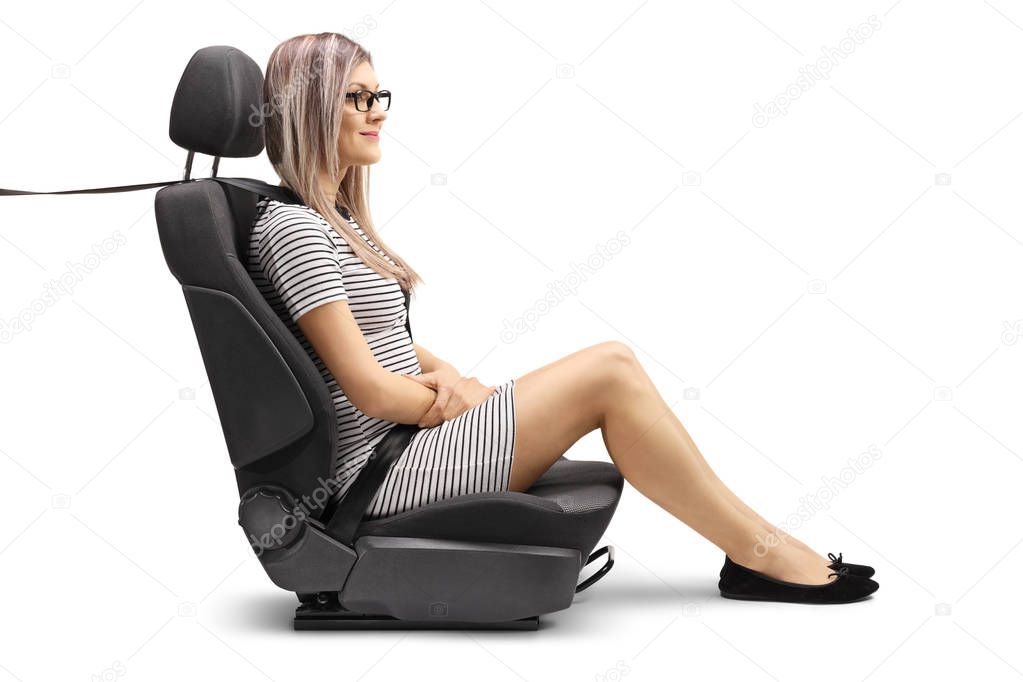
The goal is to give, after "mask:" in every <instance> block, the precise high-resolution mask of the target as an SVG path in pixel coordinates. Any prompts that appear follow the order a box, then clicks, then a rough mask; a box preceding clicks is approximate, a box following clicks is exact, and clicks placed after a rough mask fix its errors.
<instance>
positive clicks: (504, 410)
mask: <svg viewBox="0 0 1023 682" xmlns="http://www.w3.org/2000/svg"><path fill="white" fill-rule="evenodd" d="M343 214H344V216H345V218H346V220H347V221H348V223H349V225H351V227H352V228H353V229H354V230H355V232H356V233H357V234H358V235H359V236H360V237H361V238H362V239H364V240H365V241H366V243H367V244H368V245H369V246H371V247H372V248H373V249H375V250H376V251H377V252H379V253H380V254H381V255H382V256H384V258H386V259H387V260H388V261H390V262H392V263H393V262H394V261H392V260H391V259H390V258H389V257H388V256H387V255H386V254H385V253H384V252H383V251H382V250H381V249H380V248H379V247H377V245H376V243H375V242H374V241H373V240H372V239H370V238H369V237H368V236H367V235H366V233H365V232H363V230H362V228H361V227H359V225H358V223H356V221H355V220H354V219H353V218H352V217H351V216H350V215H349V214H348V212H347V211H343ZM247 264H248V271H249V274H250V275H251V276H252V279H253V281H254V282H255V284H256V286H257V288H258V289H259V291H260V293H261V294H262V295H263V297H264V298H265V299H266V301H267V302H268V303H269V304H270V306H271V307H272V308H273V310H274V311H275V312H276V313H277V315H278V316H279V317H280V318H281V320H282V321H283V322H284V323H285V324H286V325H287V327H288V328H289V329H290V330H291V332H292V333H293V334H294V335H295V337H296V338H297V339H298V341H299V343H300V344H301V345H302V348H303V349H304V350H305V351H306V352H307V353H308V354H309V357H310V358H311V359H312V361H313V363H314V365H315V366H316V368H317V369H318V370H319V371H320V374H321V375H322V376H323V379H324V381H325V382H326V384H327V388H328V390H329V391H330V396H331V399H332V401H333V403H334V411H335V413H336V415H337V436H338V437H337V452H335V453H334V459H333V471H332V476H333V478H334V481H335V483H336V491H335V493H334V496H335V497H336V498H338V499H341V498H343V497H344V496H345V494H346V493H347V492H348V490H349V488H350V487H351V484H352V483H353V482H354V481H355V477H356V475H357V474H358V472H359V471H361V469H362V467H363V466H365V464H366V462H367V460H368V458H369V455H370V453H371V452H372V450H373V448H374V447H375V446H376V445H377V443H379V442H380V441H381V440H382V439H383V437H384V436H385V435H387V433H388V431H390V429H391V428H393V427H394V425H395V422H390V421H386V420H383V419H378V418H376V417H371V416H368V415H366V414H364V413H363V412H362V411H360V410H359V408H357V407H356V406H355V405H354V404H352V403H351V401H349V400H348V397H347V396H346V395H345V393H344V391H343V390H342V388H341V386H340V385H339V383H338V382H337V380H336V379H335V377H334V376H333V375H332V374H331V372H330V370H329V369H328V368H327V366H326V365H325V364H324V362H323V361H322V360H321V359H320V357H319V355H318V354H317V353H316V351H315V349H313V347H312V345H311V344H310V343H309V341H308V339H306V338H305V335H304V334H303V333H302V330H301V329H300V328H299V327H298V324H297V320H298V319H299V318H300V317H301V316H302V315H304V314H305V313H307V312H309V311H310V310H312V309H314V308H316V307H318V306H321V305H326V304H328V303H332V302H335V301H344V302H346V304H347V305H348V307H349V309H350V310H351V312H352V316H353V317H354V318H355V321H356V322H357V323H358V325H359V329H360V330H361V331H362V335H363V338H364V339H365V340H366V343H367V344H368V345H369V348H370V350H371V351H372V352H373V356H374V357H375V358H376V359H377V361H378V362H379V363H380V365H381V366H382V367H383V368H384V369H386V370H388V371H390V372H395V373H397V374H409V375H418V374H422V373H423V371H422V368H421V367H420V365H419V358H418V356H417V355H416V352H415V348H414V347H413V345H412V339H411V338H410V336H409V334H408V331H407V330H406V328H405V321H406V319H407V317H408V310H407V309H406V307H405V295H404V292H403V291H402V289H401V286H400V285H399V283H398V281H397V280H396V279H394V278H393V277H388V278H385V277H382V276H381V275H379V274H378V273H376V272H375V271H374V270H372V269H371V268H369V267H368V266H367V265H366V264H365V263H363V262H362V260H361V259H360V258H359V257H358V256H357V255H355V253H354V251H353V250H352V248H351V247H350V246H349V244H348V242H347V241H346V240H345V238H344V237H342V236H341V235H340V234H339V233H338V232H337V230H335V229H334V228H333V227H331V226H330V223H328V222H327V221H326V220H325V219H324V218H323V216H321V215H320V214H319V213H318V212H317V211H316V210H314V209H313V208H310V207H308V206H304V205H301V204H287V203H283V202H280V201H277V200H276V199H270V198H268V197H262V198H261V199H260V201H259V203H258V205H257V212H256V220H255V223H254V224H253V227H252V232H251V235H250V238H249V253H248V257H247ZM514 386H515V380H514V379H509V380H508V381H506V382H504V383H503V384H501V385H499V386H497V390H496V391H495V392H494V393H492V394H491V395H490V397H488V398H487V399H486V400H485V401H483V402H482V403H480V404H479V405H477V406H475V407H473V408H472V409H470V410H466V411H465V412H463V413H462V414H460V415H458V416H457V417H455V418H454V419H451V420H448V421H445V422H442V423H441V424H438V425H437V426H434V427H431V428H424V429H420V430H419V431H418V432H417V433H416V434H415V436H413V438H412V440H411V441H410V442H409V444H408V446H407V447H406V448H405V450H404V452H403V453H402V454H401V455H400V456H399V457H398V459H396V460H395V461H394V463H393V465H392V467H391V469H390V471H389V473H388V475H387V477H386V478H385V479H384V482H383V483H382V484H381V486H380V488H379V490H378V491H377V493H376V495H375V496H374V498H373V500H372V501H371V502H370V505H369V508H368V509H367V511H366V513H365V516H364V518H366V519H375V518H381V517H384V516H390V515H393V514H397V513H400V512H404V511H407V510H410V509H413V508H415V507H419V506H422V505H425V504H428V503H430V502H433V501H435V500H440V499H445V498H448V497H453V496H456V495H464V494H469V493H477V492H492V491H499V490H507V489H508V482H509V478H510V476H511V463H512V454H513V452H514V444H515V399H514Z"/></svg>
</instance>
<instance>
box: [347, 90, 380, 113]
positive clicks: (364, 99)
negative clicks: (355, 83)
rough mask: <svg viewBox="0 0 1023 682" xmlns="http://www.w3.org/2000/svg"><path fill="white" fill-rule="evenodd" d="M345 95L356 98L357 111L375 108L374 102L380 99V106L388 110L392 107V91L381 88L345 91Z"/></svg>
mask: <svg viewBox="0 0 1023 682" xmlns="http://www.w3.org/2000/svg"><path fill="white" fill-rule="evenodd" d="M345 97H351V98H352V99H353V100H355V109H356V110H357V111H369V110H370V109H372V108H373V103H374V102H375V101H377V100H380V106H382V107H383V108H384V111H387V110H388V109H390V108H391V91H390V90H380V91H378V92H373V91H372V90H359V91H358V92H348V93H345Z"/></svg>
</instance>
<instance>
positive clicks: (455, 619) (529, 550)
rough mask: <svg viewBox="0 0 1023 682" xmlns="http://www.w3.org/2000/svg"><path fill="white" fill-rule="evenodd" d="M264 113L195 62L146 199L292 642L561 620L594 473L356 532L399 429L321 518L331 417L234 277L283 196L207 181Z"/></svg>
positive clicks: (290, 345) (251, 134)
mask: <svg viewBox="0 0 1023 682" xmlns="http://www.w3.org/2000/svg"><path fill="white" fill-rule="evenodd" d="M267 113H268V112H267V110H266V109H264V102H263V73H262V71H261V69H260V68H259V66H258V65H257V64H256V63H255V62H254V61H253V60H252V59H251V58H250V57H249V56H248V55H246V54H245V53H243V52H242V51H240V50H238V49H235V48H233V47H229V46H211V47H206V48H203V49H201V50H199V51H197V52H196V53H195V54H194V55H193V56H192V58H191V60H190V61H189V63H188V65H187V67H186V69H185V71H184V73H183V75H182V77H181V80H180V82H179V84H178V87H177V91H176V92H175V95H174V101H173V105H172V108H171V117H170V137H171V139H172V140H173V141H174V142H175V143H176V144H177V145H179V146H181V147H183V148H184V149H186V150H187V151H188V159H187V163H186V170H185V180H184V181H181V182H177V183H173V184H170V185H169V186H166V187H164V188H163V189H161V190H160V191H159V192H157V195H156V206H155V210H156V221H157V227H158V231H159V237H160V244H161V247H162V249H163V254H164V257H165V259H166V261H167V265H168V267H169V268H170V271H171V273H172V274H173V275H174V277H175V278H176V279H177V280H178V282H179V283H180V284H181V288H182V292H183V294H184V297H185V303H186V305H187V309H188V312H189V315H190V318H191V320H192V325H193V327H194V330H195V335H196V339H197V342H198V344H199V348H200V351H201V354H202V359H203V363H204V365H205V368H206V372H207V375H208V377H209V381H210V386H211V387H212V391H213V396H214V400H215V402H216V407H217V411H218V413H219V419H220V424H221V427H222V429H223V432H224V439H225V441H226V444H227V451H228V455H229V457H230V460H231V463H232V465H233V466H234V469H235V474H236V477H237V482H238V492H239V495H240V499H241V501H240V503H239V509H238V517H239V519H238V523H239V524H240V525H241V527H242V530H243V532H244V533H245V535H246V537H247V538H248V539H249V542H250V544H251V545H252V547H253V551H254V552H255V553H256V555H257V557H258V559H259V562H260V563H261V565H262V566H263V568H264V570H265V571H266V574H267V575H268V576H269V578H270V580H271V581H273V583H274V584H276V585H277V586H278V587H280V588H283V589H285V590H288V591H292V592H294V593H296V595H297V596H298V600H299V603H298V606H297V609H296V613H295V618H294V622H293V625H294V628H295V629H300V630H306V629H363V628H398V629H421V628H430V629H433V628H465V629H480V628H486V629H536V628H537V627H538V625H539V617H540V615H541V614H545V613H550V612H553V611H558V610H561V609H565V608H568V607H569V606H570V605H571V604H572V601H573V598H574V595H575V594H576V593H577V592H579V591H581V590H583V589H586V588H587V587H589V586H590V585H592V584H593V583H594V582H596V581H597V580H599V579H600V578H602V577H603V576H604V575H605V574H606V573H607V571H608V570H609V569H610V568H611V565H612V564H613V561H614V548H613V547H610V546H605V547H602V548H601V549H600V550H598V551H596V552H593V549H594V547H595V546H596V543H597V542H598V540H599V539H600V538H601V536H602V535H603V533H604V531H605V530H606V529H607V526H608V524H609V523H610V521H611V517H612V515H613V514H614V512H615V509H616V508H617V505H618V500H619V499H620V497H621V492H622V486H623V479H622V476H621V475H620V474H619V472H618V470H617V469H616V468H615V466H614V465H613V464H612V463H610V462H597V461H575V460H571V459H568V458H567V457H564V456H563V457H561V458H560V459H559V460H558V461H557V462H555V463H554V465H553V466H552V467H551V468H550V469H549V470H548V471H547V472H545V473H544V474H543V475H542V476H541V477H540V478H539V479H538V480H537V481H536V483H535V484H534V485H533V486H532V487H531V488H530V489H529V490H528V491H527V492H521V493H520V492H510V491H509V492H494V493H476V494H467V495H460V496H456V497H452V498H448V499H444V500H439V501H436V502H433V503H430V504H426V505H424V506H421V507H418V508H415V509H411V510H408V511H405V512H402V513H398V514H394V515H391V516H387V517H384V518H378V519H372V520H370V519H367V518H365V512H366V510H367V508H368V506H369V502H370V500H371V499H372V496H373V495H374V494H375V492H376V490H377V489H378V487H379V485H380V483H381V482H382V480H383V477H384V475H385V474H386V473H387V469H388V466H389V465H390V464H391V463H392V462H393V461H394V459H395V458H396V457H397V456H398V455H399V454H400V453H401V451H402V450H403V448H404V446H405V444H407V443H408V440H409V439H410V438H411V436H412V434H414V433H415V431H417V430H418V428H419V427H418V426H416V425H408V424H398V425H396V426H395V427H393V428H392V429H391V431H390V432H389V433H388V437H387V438H385V439H384V441H383V442H381V444H380V445H379V446H378V447H377V448H376V450H375V451H374V453H373V455H372V457H371V458H370V460H369V462H368V463H367V465H366V467H365V468H364V469H363V470H362V471H361V472H360V473H359V475H358V477H357V479H356V481H355V483H354V484H353V485H352V487H351V488H350V489H349V492H348V493H347V494H346V495H345V497H344V498H343V499H342V500H341V502H340V503H339V504H336V505H331V504H330V503H328V502H325V499H326V498H327V497H328V493H329V491H330V486H331V481H332V480H333V479H331V461H332V457H333V454H334V452H335V446H336V439H337V432H336V424H337V422H336V416H335V413H334V409H333V403H332V402H331V399H330V395H329V393H328V389H327V386H326V384H325V383H324V381H323V379H322V376H321V375H320V373H319V371H318V370H317V369H316V367H315V366H314V364H313V362H312V360H311V359H310V358H309V356H308V355H307V354H306V352H305V351H304V350H303V349H302V347H301V345H300V343H299V342H298V340H297V339H296V338H295V336H294V335H293V334H292V333H291V332H290V331H289V329H288V327H287V326H286V325H285V324H284V323H283V322H282V321H281V319H280V318H279V317H278V316H277V315H276V313H275V312H274V311H273V309H272V308H271V307H270V305H269V304H268V303H267V301H266V300H265V299H264V298H263V296H262V294H261V293H260V292H259V290H258V289H257V287H256V285H255V283H254V282H253V281H252V279H251V278H250V276H249V274H248V271H247V268H246V264H245V261H244V259H245V258H246V256H247V253H248V239H249V233H250V229H251V227H252V225H253V222H254V219H255V213H256V203H257V201H258V198H259V196H261V195H263V196H266V195H269V196H274V197H275V198H279V199H281V200H284V201H292V202H294V201H297V196H296V195H294V194H293V193H291V192H290V191H289V190H287V189H286V188H283V187H279V186H273V185H269V184H267V183H261V182H259V181H255V180H250V179H240V178H218V177H216V173H217V166H218V164H219V161H220V158H221V157H233V158H241V157H252V156H256V155H258V154H259V153H260V152H262V151H263V146H264V139H263V128H262V116H264V115H267ZM269 115H272V112H269ZM196 153H200V154H207V155H210V156H214V157H216V158H215V160H214V165H213V177H210V178H201V179H194V180H190V179H189V174H190V172H191V165H192V160H193V157H194V154H196ZM405 296H406V299H405V300H406V304H408V301H409V297H408V292H406V294H405ZM408 329H409V333H410V334H411V325H409V327H408ZM591 552H593V553H592V554H591ZM601 555H606V559H605V562H604V563H603V565H602V566H601V567H600V569H599V570H598V571H596V572H595V573H594V574H593V575H591V576H590V577H589V578H588V579H587V580H585V581H583V582H582V583H581V584H577V581H578V579H579V578H580V577H581V572H582V570H583V568H584V567H585V566H587V565H588V564H590V563H592V562H593V561H595V560H596V559H597V558H598V557H600V556H601Z"/></svg>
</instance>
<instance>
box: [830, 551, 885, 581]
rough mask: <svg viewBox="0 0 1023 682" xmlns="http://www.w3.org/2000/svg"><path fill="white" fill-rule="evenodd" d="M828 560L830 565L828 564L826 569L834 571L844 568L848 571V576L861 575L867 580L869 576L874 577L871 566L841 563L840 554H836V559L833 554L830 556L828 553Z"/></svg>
mask: <svg viewBox="0 0 1023 682" xmlns="http://www.w3.org/2000/svg"><path fill="white" fill-rule="evenodd" d="M828 558H829V559H831V563H830V564H828V568H833V569H835V570H838V569H839V568H841V567H843V566H845V567H846V568H848V569H849V574H850V575H862V576H863V577H864V578H869V577H870V576H872V575H874V567H873V566H867V565H866V564H849V563H846V562H844V561H842V553H841V552H839V553H838V556H837V557H836V556H835V555H834V554H832V553H831V552H828Z"/></svg>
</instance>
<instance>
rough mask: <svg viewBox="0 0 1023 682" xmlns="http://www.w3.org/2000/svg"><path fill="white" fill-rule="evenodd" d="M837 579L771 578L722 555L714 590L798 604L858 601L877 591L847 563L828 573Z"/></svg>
mask: <svg viewBox="0 0 1023 682" xmlns="http://www.w3.org/2000/svg"><path fill="white" fill-rule="evenodd" d="M832 575H837V576H838V578H836V579H835V580H832V581H831V582H828V583H824V584H823V585H803V584H801V583H790V582H786V581H784V580H778V579H777V578H772V577H771V576H769V575H765V574H763V573H761V572H760V571H754V570H753V569H752V568H746V567H745V566H740V565H739V564H737V563H735V562H734V561H732V560H731V558H729V556H728V555H727V554H726V555H725V565H724V566H723V567H722V569H721V579H720V580H719V581H718V589H719V590H720V591H721V596H722V597H725V598H727V599H746V600H750V601H781V602H794V603H801V604H845V603H848V602H853V601H858V600H860V599H863V598H864V597H866V596H867V595H870V594H873V593H874V592H876V591H877V588H878V587H880V585H878V584H877V582H876V581H874V580H871V579H870V578H865V577H863V576H861V575H854V574H853V573H850V572H849V568H848V567H847V566H842V567H840V568H839V569H838V570H837V571H833V572H832V573H830V574H828V577H830V576H832Z"/></svg>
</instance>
